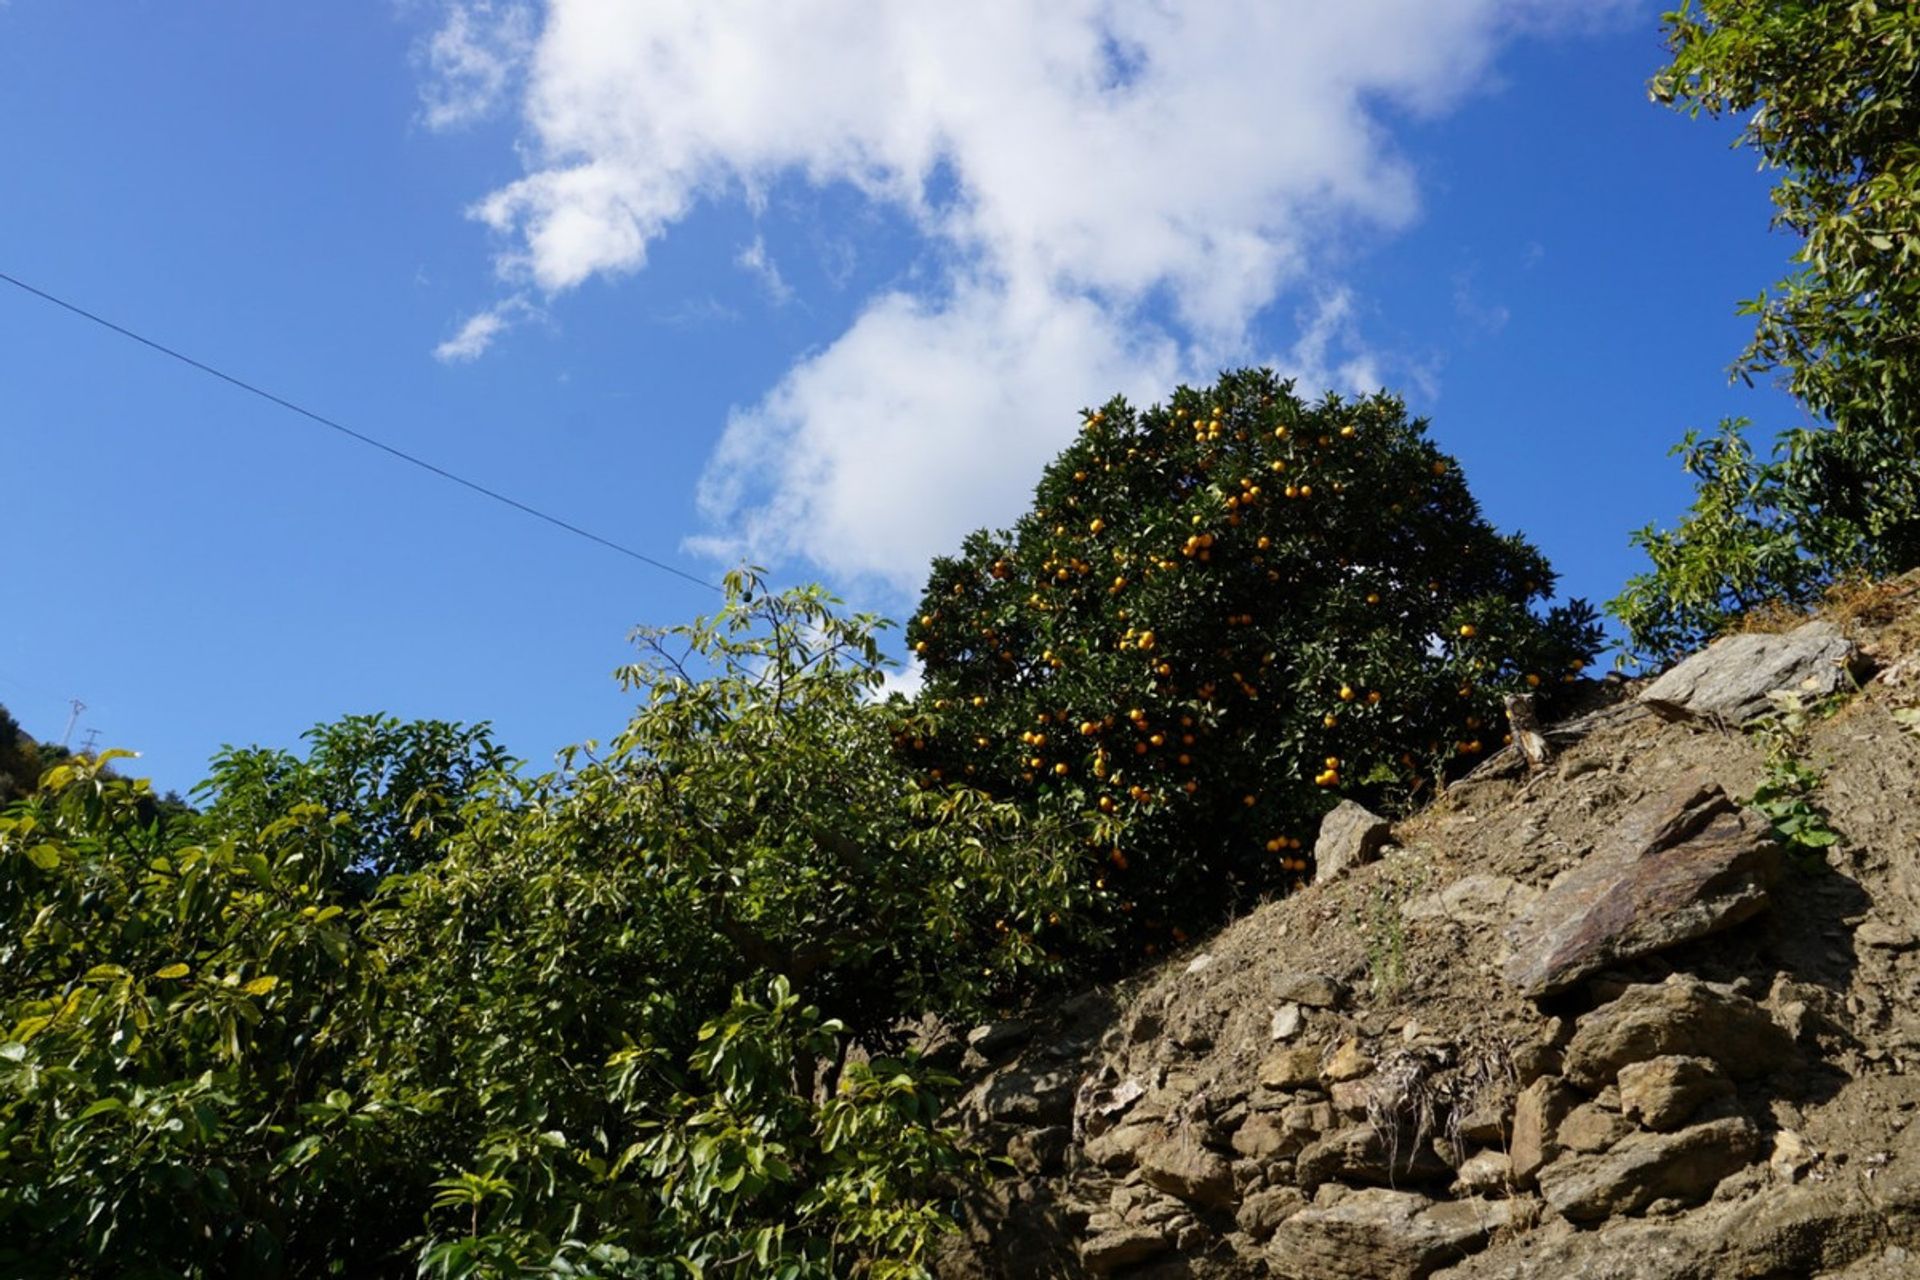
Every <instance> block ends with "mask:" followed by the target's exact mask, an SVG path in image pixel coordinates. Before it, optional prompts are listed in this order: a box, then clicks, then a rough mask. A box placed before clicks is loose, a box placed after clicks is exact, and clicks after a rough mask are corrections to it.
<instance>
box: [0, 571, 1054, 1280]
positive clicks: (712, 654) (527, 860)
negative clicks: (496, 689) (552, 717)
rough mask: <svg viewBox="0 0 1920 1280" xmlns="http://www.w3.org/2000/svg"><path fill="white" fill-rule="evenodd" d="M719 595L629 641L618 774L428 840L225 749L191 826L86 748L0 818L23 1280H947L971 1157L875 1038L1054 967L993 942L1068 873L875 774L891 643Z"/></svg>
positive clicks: (992, 818) (968, 798) (847, 626)
mask: <svg viewBox="0 0 1920 1280" xmlns="http://www.w3.org/2000/svg"><path fill="white" fill-rule="evenodd" d="M729 585H730V593H729V597H728V600H727V603H726V605H725V606H724V607H723V608H722V610H721V611H720V613H719V614H718V615H717V616H716V617H714V618H711V619H703V620H700V621H698V622H696V623H694V624H693V625H691V626H688V627H683V628H675V629H671V630H667V631H661V632H649V633H646V634H644V635H643V636H642V637H641V639H642V643H643V645H644V646H645V648H646V654H645V655H644V657H643V660H642V661H641V662H639V663H637V664H636V665H635V666H633V667H632V668H630V669H629V670H628V671H626V672H625V673H624V674H625V677H626V678H627V680H628V681H629V682H630V683H631V685H632V686H633V687H635V688H636V689H638V690H640V691H641V692H642V694H643V696H644V703H643V705H642V706H641V708H640V709H639V710H638V711H637V712H636V714H635V715H634V717H633V719H632V721H631V723H630V724H629V725H628V727H627V728H626V730H625V731H624V732H623V733H622V734H621V735H620V736H619V737H618V738H617V739H616V740H615V741H614V742H613V743H611V744H609V746H608V747H607V748H606V749H605V750H604V751H601V750H599V749H598V748H594V747H591V746H589V747H583V748H579V749H576V750H574V751H571V752H569V753H566V754H565V756H564V757H563V761H562V767H561V768H560V769H559V770H558V771H556V772H554V773H551V774H548V775H545V776H542V777H538V778H527V777H522V776H519V775H517V774H511V773H496V774H492V775H490V776H486V777H484V778H478V779H476V781H475V783H474V785H473V787H472V789H471V790H470V791H469V793H468V794H466V796H465V797H464V799H463V800H462V802H461V804H460V807H459V809H458V812H457V813H455V814H452V815H440V816H439V817H436V819H435V823H436V825H435V830H434V832H433V833H431V834H432V843H431V845H430V847H423V846H421V845H419V844H417V843H414V842H415V841H417V840H419V839H424V838H425V834H426V833H421V832H418V831H416V830H415V829H414V828H415V826H417V822H418V819H417V817H415V818H414V820H413V821H411V822H409V821H407V820H406V819H407V818H408V817H409V816H411V815H409V813H408V812H407V808H408V806H407V802H406V801H405V800H404V799H401V798H400V797H401V796H402V795H403V794H405V793H406V791H407V788H405V787H402V788H400V789H399V790H396V789H395V787H393V786H391V785H386V784H382V785H355V786H353V787H350V788H347V789H346V790H345V791H342V792H339V793H336V794H337V795H339V796H343V797H345V800H344V802H343V803H342V804H341V805H340V807H333V806H330V805H329V804H323V803H318V802H315V801H314V800H313V799H311V798H309V797H310V795H311V791H310V789H309V788H308V787H306V786H293V787H277V786H267V785H260V771H257V770H253V769H250V768H234V767H228V766H229V765H231V763H232V762H233V761H235V760H236V759H239V757H236V756H235V755H234V754H233V753H229V754H228V756H227V757H224V758H223V759H224V761H225V762H226V763H225V764H223V771H222V774H221V779H220V785H219V786H216V787H215V788H214V789H213V791H212V792H211V793H210V794H211V795H212V801H211V803H210V805H209V811H208V813H207V814H206V815H203V816H199V817H194V818H190V819H185V820H181V821H177V822H170V823H165V824H161V823H156V822H153V821H149V820H145V819H143V817H142V806H143V802H144V800H145V788H144V784H140V783H133V782H127V781H125V780H122V779H118V778H116V777H113V776H112V775H111V773H110V772H108V771H107V770H106V768H105V763H106V761H105V760H103V761H93V760H86V759H78V760H75V761H73V762H71V763H70V764H69V765H65V766H62V767H60V768H56V769H54V770H52V771H51V772H50V773H49V774H48V775H47V776H46V778H45V779H44V781H43V785H42V787H41V789H40V790H39V792H37V793H36V794H35V795H34V796H33V797H32V798H30V799H29V800H28V801H27V802H26V803H24V804H21V805H18V806H15V807H14V808H12V809H11V810H9V811H8V812H7V813H6V814H5V815H4V817H0V1272H3V1273H5V1274H8V1275H21V1276H44V1277H54V1276H69V1275H75V1274H88V1275H92V1274H141V1275H186V1276H216V1275H258V1276H276V1275H289V1276H290V1275H313V1274H344V1275H356V1276H358V1275H392V1274H400V1273H402V1272H406V1271H413V1270H415V1269H416V1268H417V1269H418V1271H419V1272H420V1273H423V1274H427V1275H434V1276H449V1277H452V1276H461V1277H466V1276H485V1277H496V1276H498V1277H504V1276H524V1275H530V1274H568V1275H596V1276H609V1277H660V1278H662V1280H664V1278H665V1277H668V1276H672V1277H685V1276H688V1275H707V1276H715V1277H719V1276H729V1277H740V1278H742V1280H744V1278H745V1277H761V1276H781V1277H788V1278H790V1280H826V1278H827V1277H838V1276H849V1275H852V1276H868V1277H874V1278H875V1280H879V1278H881V1277H910V1276H921V1275H924V1274H926V1270H927V1264H928V1259H929V1251H930V1249H931V1247H932V1245H933V1243H934V1241H935V1240H936V1239H937V1238H938V1236H939V1234H940V1232H941V1231H942V1230H944V1229H946V1227H947V1226H948V1225H949V1224H948V1219H947V1215H946V1204H947V1200H946V1197H948V1196H949V1195H951V1194H952V1191H953V1189H954V1186H955V1183H956V1180H963V1179H965V1178H966V1177H968V1176H969V1175H970V1172H971V1169H972V1165H971V1162H970V1159H969V1157H967V1156H965V1155H964V1154H963V1153H962V1152H961V1151H960V1150H959V1148H958V1146H957V1143H956V1140H955V1137H954V1135H953V1134H951V1133H949V1132H947V1131H945V1130H943V1129H942V1128H941V1127H940V1126H939V1124H938V1122H937V1115H938V1111H939V1107H940V1100H941V1098H942V1096H943V1093H942V1090H943V1088H944V1087H945V1084H946V1083H950V1082H943V1081H942V1080H941V1078H940V1077H938V1076H937V1075H934V1074H931V1073H929V1072H927V1071H925V1070H924V1069H922V1068H921V1067H919V1066H918V1065H916V1064H915V1063H913V1062H911V1061H909V1060H907V1059H905V1058H902V1057H899V1056H892V1057H889V1056H886V1055H887V1054H888V1052H889V1051H890V1050H892V1049H895V1048H897V1047H898V1046H897V1044H896V1043H895V1042H896V1041H897V1036H895V1035H894V1034H893V1033H894V1032H895V1029H896V1028H897V1026H898V1024H899V1022H900V1020H901V1019H902V1018H903V1017H905V1016H908V1015H915V1014H918V1013H920V1012H922V1011H923V1010H925V1009H927V1008H930V1007H932V1008H941V1007H945V1008H956V1009H966V1008H977V1007H978V1006H980V1005H981V1003H982V1002H984V1001H985V1000H987V999H988V998H989V997H991V996H992V994H993V993H994V991H995V990H996V988H997V986H999V985H1001V984H1014V983H1022V982H1025V981H1027V980H1028V975H1030V974H1031V973H1032V972H1033V971H1034V970H1035V969H1036V968H1043V967H1044V966H1045V965H1046V963H1047V962H1046V960H1045V957H1044V956H1043V955H1042V954H1041V953H1040V951H1039V950H1038V949H1037V948H1036V947H1034V946H1032V945H1029V944H1027V943H1023V942H1021V941H1020V940H1019V939H1017V938H1014V937H1012V936H1010V935H1009V934H1008V933H1003V932H1002V931H1001V930H999V929H997V928H996V927H995V925H996V924H997V923H998V922H1000V921H1002V920H1005V919H1009V918H1023V919H1024V918H1029V917H1032V916H1035V915H1045V914H1053V913H1056V912H1059V911H1062V910H1070V904H1069V897H1070V895H1069V893H1068V889H1069V882H1070V877H1069V866H1068V864H1067V861H1066V859H1065V858H1064V856H1063V855H1061V854H1060V853H1058V852H1057V850H1058V849H1059V848H1060V847H1061V842H1060V841H1059V840H1058V838H1057V837H1056V836H1055V835H1054V834H1053V833H1052V832H1051V831H1050V830H1049V829H1048V828H1047V827H1046V825H1045V824H1035V823H1033V822H1030V821H1029V820H1027V819H1025V818H1023V817H1022V816H1021V815H1020V814H1019V813H1018V812H1016V811H1015V810H1014V809H1012V808H1011V807H1009V806H1006V805H999V804H995V803H993V802H991V801H989V800H987V799H986V798H984V797H982V796H979V795H978V794H975V793H971V792H968V793H956V794H945V793H941V792H936V791H929V790H927V789H925V788H922V787H920V786H919V785H917V784H916V781H915V780H914V779H913V778H912V777H911V776H910V775H909V774H908V773H907V772H906V771H905V770H903V769H901V768H899V767H897V766H895V765H893V764H891V763H890V761H891V753H890V750H889V747H890V735H891V732H892V715H893V713H892V712H891V711H890V710H889V709H888V708H887V707H885V706H883V705H880V704H876V703H875V702H874V701H873V695H874V693H875V692H876V690H877V687H878V684H879V681H880V679H881V670H880V667H881V660H880V657H879V654H878V650H877V648H876V647H875V642H874V635H873V632H874V628H875V626H876V625H877V624H876V623H875V621H874V620H872V619H869V618H846V617H844V616H842V615H841V614H839V613H838V612H837V611H836V609H835V608H834V604H833V602H832V601H831V600H830V599H829V598H827V597H825V596H824V595H822V594H821V593H819V592H818V591H817V590H803V591H796V592H789V593H786V594H783V595H772V596H769V595H765V594H762V592H761V590H760V588H759V585H758V583H757V582H755V581H754V580H753V579H752V578H751V577H741V576H736V577H734V578H732V579H730V584H729ZM367 730H373V731H375V732H372V733H368V732H365V731H367ZM419 732H420V733H423V734H425V735H426V737H425V739H421V740H424V741H428V742H440V741H445V742H450V743H454V744H455V745H456V747H457V749H456V750H454V751H452V752H451V753H450V754H449V753H440V754H438V755H437V756H436V758H439V759H443V760H444V759H453V760H456V761H458V760H463V759H467V758H469V755H470V753H469V752H468V750H467V748H466V747H460V746H458V744H460V743H461V742H465V741H468V740H466V739H463V738H461V737H460V736H459V735H457V734H456V735H455V736H454V737H452V738H442V737H441V735H439V734H438V733H436V732H432V731H429V730H420V731H419ZM336 734H337V735H338V736H337V737H336V736H335V735H336ZM417 737H418V735H417V734H416V733H414V732H413V731H410V730H407V729H405V728H404V727H401V726H395V725H393V724H392V723H391V722H386V721H357V722H350V723H349V724H347V725H343V726H338V727H336V729H335V730H323V731H321V733H320V735H319V740H320V741H321V742H324V743H336V742H337V743H338V744H341V747H342V751H344V752H345V754H342V751H335V750H333V748H332V747H330V748H329V753H328V759H329V761H330V763H332V764H339V763H341V762H342V761H343V760H345V759H346V758H347V757H348V756H352V758H354V759H357V760H360V761H361V762H362V763H366V762H368V761H371V760H374V759H386V758H389V756H390V755H391V752H390V751H389V750H388V748H389V747H392V746H393V745H394V744H396V743H398V744H402V745H404V744H406V743H409V742H413V741H415V740H416V738H417ZM383 743H384V744H386V745H385V746H382V745H381V744H383ZM469 745H471V743H470V742H469ZM363 749H365V750H363ZM403 754H404V753H403ZM245 759H246V760H266V761H267V762H268V763H269V764H274V763H276V762H275V761H274V760H272V758H270V757H266V756H249V757H245ZM267 772H269V773H271V772H273V771H272V770H268V771H267ZM296 772H297V771H296ZM344 776H347V777H351V778H356V779H360V780H361V781H362V782H363V783H364V782H365V781H366V780H367V779H368V778H372V777H375V776H378V777H380V778H389V777H391V776H393V775H392V774H391V773H390V772H389V771H388V770H386V769H384V768H382V769H375V770H373V771H372V772H371V773H369V772H367V771H364V770H361V769H359V768H349V769H346V770H345V774H344ZM426 790H428V791H429V792H433V793H435V794H440V793H441V791H440V789H439V788H436V787H427V788H426ZM396 805H397V807H396ZM416 812H417V810H416ZM443 819H444V820H443ZM343 831H344V832H346V833H347V834H346V836H345V838H343V836H342V832H343ZM408 850H412V851H414V852H423V851H424V852H426V853H428V854H430V856H428V857H425V858H424V859H422V860H421V865H420V866H419V869H417V870H413V871H411V872H407V873H404V874H395V875H391V876H388V877H386V878H385V879H384V880H382V881H380V882H379V884H378V886H377V887H376V888H374V889H373V890H372V892H371V894H370V896H369V895H368V894H366V893H365V892H363V886H362V885H361V884H358V883H356V882H355V881H354V880H352V879H351V878H349V877H347V876H344V875H343V874H342V872H343V869H346V868H349V867H353V866H359V865H371V866H389V865H393V864H394V862H395V861H396V859H398V858H401V857H403V856H411V855H410V854H408V853H407V852H406V851H408ZM856 1047H858V1048H859V1049H860V1052H855V1049H856ZM869 1054H873V1055H875V1056H871V1057H870V1056H869Z"/></svg>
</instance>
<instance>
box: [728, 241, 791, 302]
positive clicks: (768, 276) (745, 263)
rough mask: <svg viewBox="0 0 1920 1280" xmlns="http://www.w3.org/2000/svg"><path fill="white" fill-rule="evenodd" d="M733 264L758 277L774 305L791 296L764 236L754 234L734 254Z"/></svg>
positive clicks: (789, 288) (785, 300)
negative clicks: (746, 243) (751, 238)
mask: <svg viewBox="0 0 1920 1280" xmlns="http://www.w3.org/2000/svg"><path fill="white" fill-rule="evenodd" d="M733 265H734V266H736V267H739V268H740V269H741V270H742V271H747V272H751V273H752V274H753V275H755V276H757V277H759V280H760V284H761V286H762V287H763V288H765V289H766V291H767V296H768V297H769V298H772V299H773V301H774V303H775V304H776V305H778V304H783V303H785V302H787V301H788V300H790V299H791V298H792V297H793V289H792V288H791V287H789V286H788V284H787V282H786V280H785V279H784V278H783V277H782V276H781V274H780V264H779V263H777V262H775V261H774V260H773V255H772V254H770V253H768V252H767V239H766V237H765V236H755V237H754V238H753V243H752V244H750V245H748V246H747V247H746V248H744V249H742V250H741V251H740V252H739V253H737V254H735V255H734V258H733Z"/></svg>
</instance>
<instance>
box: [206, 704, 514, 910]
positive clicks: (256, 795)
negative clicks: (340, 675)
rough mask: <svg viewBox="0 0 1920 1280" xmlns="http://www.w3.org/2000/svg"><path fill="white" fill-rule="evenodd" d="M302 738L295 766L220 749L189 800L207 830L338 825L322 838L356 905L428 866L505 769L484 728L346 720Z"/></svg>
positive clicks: (508, 761)
mask: <svg viewBox="0 0 1920 1280" xmlns="http://www.w3.org/2000/svg"><path fill="white" fill-rule="evenodd" d="M302 736H303V737H304V738H305V739H306V741H307V743H308V749H307V755H306V757H305V758H304V759H302V758H300V757H298V756H296V755H294V754H292V753H291V752H288V751H282V750H279V749H277V748H272V747H224V748H222V749H221V751H220V753H219V754H218V755H216V756H215V757H214V758H213V771H212V773H211V774H210V775H209V776H208V778H207V780H206V781H205V782H203V783H201V784H200V786H199V787H198V788H197V789H196V790H195V796H196V798H198V799H200V800H202V801H203V808H204V809H205V811H206V813H207V816H208V818H209V819H210V820H211V821H212V822H213V824H214V825H215V826H216V827H218V828H222V829H226V828H232V829H235V830H242V831H244V830H248V829H252V828H258V827H260V826H264V825H265V824H266V823H267V822H269V821H271V820H272V819H273V818H274V817H275V816H277V815H280V814H284V813H287V812H289V811H291V810H292V809H294V808H295V807H296V806H298V805H302V804H314V805H319V806H320V807H321V808H322V809H324V810H325V811H326V812H327V813H328V814H330V815H333V816H335V817H337V818H339V819H340V820H339V821H337V822H334V823H333V824H332V825H331V828H330V829H331V831H332V838H333V841H334V843H335V844H336V845H337V846H338V848H337V850H336V851H335V853H334V854H333V857H332V862H333V865H334V866H335V867H336V868H337V871H338V874H339V875H340V876H341V878H342V882H343V884H344V885H345V886H346V887H347V888H348V889H349V891H351V892H353V893H356V894H361V895H364V894H366V893H369V892H371V891H372V889H373V887H374V886H375V885H376V884H378V883H379V882H380V880H381V879H382V878H383V877H385V876H388V875H392V874H394V873H397V872H406V871H418V870H419V869H420V868H421V867H423V866H425V865H427V863H429V862H431V861H432V860H433V859H434V858H435V857H437V856H438V850H439V848H440V846H441V844H442V843H443V842H444V841H445V840H446V838H447V837H448V836H449V835H450V834H452V832H453V831H454V830H456V829H457V828H458V825H459V821H460V817H459V815H460V808H461V805H462V804H464V803H465V801H466V799H467V798H468V797H469V796H471V795H473V794H474V793H475V792H477V791H478V790H479V789H480V787H481V785H482V784H483V783H484V782H485V781H486V780H487V779H488V778H490V777H492V776H493V775H494V774H496V773H498V772H500V771H501V770H503V769H509V768H511V767H512V766H513V763H514V762H513V759H512V758H511V757H510V756H509V755H508V754H507V752H506V751H505V750H504V749H503V748H502V747H501V746H500V745H499V744H497V743H496V742H494V740H493V736H492V732H491V729H490V727H489V726H488V725H485V724H478V725H461V724H453V723H450V722H448V721H445V720H412V721H405V722H402V721H400V720H398V719H396V718H394V717H393V716H384V715H363V716H347V717H345V718H344V719H341V720H337V721H334V722H333V723H331V724H323V725H317V726H315V727H314V728H312V729H309V730H308V731H307V732H306V733H305V734H304V735H302Z"/></svg>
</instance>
